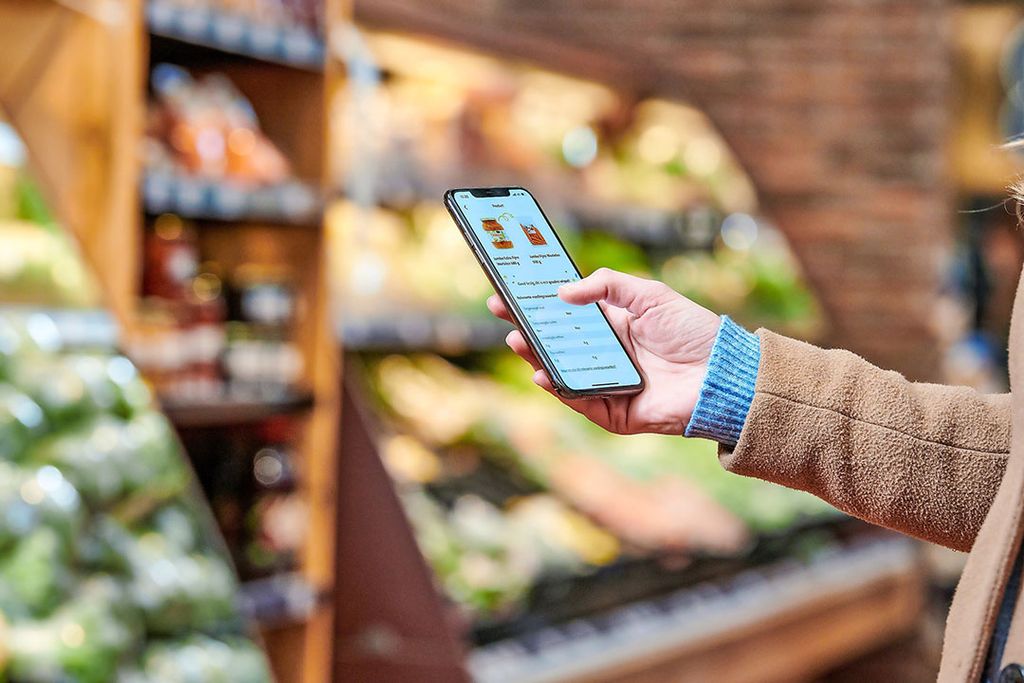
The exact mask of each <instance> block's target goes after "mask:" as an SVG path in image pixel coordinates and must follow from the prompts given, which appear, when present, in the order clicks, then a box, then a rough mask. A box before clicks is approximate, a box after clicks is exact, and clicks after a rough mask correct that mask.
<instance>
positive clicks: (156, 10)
mask: <svg viewBox="0 0 1024 683" xmlns="http://www.w3.org/2000/svg"><path fill="white" fill-rule="evenodd" d="M146 20H147V22H148V25H149V32H150V33H151V34H152V35H153V36H154V37H156V38H157V40H156V41H154V45H153V52H154V53H155V54H156V55H157V56H158V57H159V58H161V59H166V60H168V61H174V62H179V63H182V62H184V63H195V62H216V61H223V60H224V59H225V58H227V59H230V58H238V57H243V58H249V59H255V60H259V61H262V62H265V63H267V64H274V65H280V66H287V67H292V68H297V69H304V70H309V71H322V70H323V64H324V53H325V49H324V41H323V40H322V39H321V38H320V36H318V35H316V34H315V33H314V32H313V31H312V30H310V29H309V28H307V27H303V26H275V25H272V24H266V23H261V22H258V21H254V20H253V19H250V18H249V17H247V16H245V14H243V13H241V12H221V11H215V10H209V9H204V8H200V7H194V6H193V7H190V6H186V5H185V4H184V3H181V2H175V1H174V0H149V2H147V4H146ZM159 39H164V41H166V42H161V41H160V40H159ZM196 48H199V49H198V50H197V49H196ZM211 52H212V53H214V54H211Z"/></svg>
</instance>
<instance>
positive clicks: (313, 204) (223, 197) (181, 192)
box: [142, 172, 323, 228]
mask: <svg viewBox="0 0 1024 683" xmlns="http://www.w3.org/2000/svg"><path fill="white" fill-rule="evenodd" d="M142 201H143V206H144V207H145V210H146V213H149V214H152V215H156V214H161V213H176V214H178V215H179V216H183V217H185V218H192V219H195V220H208V221H221V222H258V223H267V224H273V225H296V226H308V227H317V228H319V227H320V225H321V222H322V220H323V201H322V199H321V196H320V193H319V192H318V191H317V190H316V189H315V188H314V187H313V186H311V185H310V184H308V183H304V182H301V181H298V180H296V181H289V182H286V183H281V184H278V185H267V186H257V187H248V186H245V185H239V184H234V183H230V182H218V181H210V180H204V179H201V178H192V177H189V176H184V175H178V174H174V173H165V172H150V173H147V174H146V176H145V178H144V180H143V182H142Z"/></svg>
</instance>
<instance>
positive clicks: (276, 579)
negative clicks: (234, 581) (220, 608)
mask: <svg viewBox="0 0 1024 683" xmlns="http://www.w3.org/2000/svg"><path fill="white" fill-rule="evenodd" d="M240 593H241V596H240V599H239V603H240V608H241V610H242V613H243V614H244V615H246V616H247V617H248V618H249V619H251V620H252V621H253V622H255V623H256V624H257V625H259V627H260V628H261V629H263V630H271V629H276V628H283V627H289V626H294V625H296V624H303V623H305V622H306V621H308V620H309V619H310V618H311V617H312V616H313V615H314V614H316V613H317V611H318V610H320V609H321V608H322V607H323V606H324V605H325V604H327V603H328V602H329V601H330V599H331V592H330V591H329V590H324V589H321V588H318V587H317V586H315V585H313V584H312V583H310V582H309V581H307V580H306V579H305V578H304V577H303V576H302V575H301V574H296V573H288V574H279V575H276V576H270V577H267V578H263V579H253V580H251V581H246V582H244V583H243V584H242V586H241V590H240Z"/></svg>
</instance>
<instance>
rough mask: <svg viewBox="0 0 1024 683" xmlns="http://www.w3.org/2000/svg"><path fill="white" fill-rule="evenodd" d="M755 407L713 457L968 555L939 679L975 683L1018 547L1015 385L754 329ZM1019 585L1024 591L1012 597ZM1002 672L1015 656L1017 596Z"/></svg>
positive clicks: (1020, 628) (1022, 506)
mask: <svg viewBox="0 0 1024 683" xmlns="http://www.w3.org/2000/svg"><path fill="white" fill-rule="evenodd" d="M1022 309H1024V277H1022V280H1021V282H1020V284H1018V288H1017V299H1016V302H1015V303H1014V311H1013V322H1012V324H1011V328H1010V346H1009V366H1010V386H1011V390H1012V388H1013V387H1015V386H1020V385H1021V382H1024V311H1022ZM757 334H758V336H759V337H760V338H761V366H760V369H759V371H758V376H757V383H756V387H755V395H754V400H753V403H752V404H751V407H750V412H749V413H748V417H747V421H746V424H745V426H744V428H743V432H742V434H741V435H740V438H739V441H738V443H737V444H736V446H735V448H732V449H729V448H725V447H723V448H722V449H721V452H720V458H721V461H722V464H723V465H724V466H725V467H726V468H727V469H729V470H731V471H733V472H737V473H740V474H745V475H749V476H754V477H758V478H761V479H766V480H769V481H773V482H777V483H779V484H784V485H785V486H789V487H792V488H798V489H803V490H805V491H810V492H811V493H814V494H816V495H818V496H820V497H821V498H824V499H825V500H827V501H828V502H830V503H832V504H833V505H835V506H836V507H838V508H840V509H842V510H845V511H846V512H848V513H850V514H852V515H855V516H857V517H861V518H863V519H866V520H868V521H870V522H874V523H876V524H880V525H882V526H886V527H889V528H892V529H896V530H898V531H902V532H904V533H907V534H910V535H912V536H917V537H918V538H922V539H925V540H927V541H932V542H934V543H939V544H942V545H945V546H948V547H950V548H955V549H957V550H963V551H970V556H969V558H968V561H967V567H966V569H965V570H964V573H963V576H962V577H961V579H960V584H959V586H958V587H957V591H956V596H955V598H954V600H953V606H952V608H951V610H950V613H949V617H948V619H947V622H946V636H945V641H944V646H943V654H942V665H941V668H940V671H939V681H940V682H941V683H954V682H956V683H962V682H964V681H971V682H974V681H980V680H982V676H983V674H984V669H985V665H986V656H987V652H988V645H989V642H990V639H991V637H992V634H993V631H994V629H995V621H996V616H997V613H998V611H999V607H1000V603H1001V600H1002V594H1003V591H1004V588H1005V587H1006V585H1007V580H1008V578H1009V575H1010V571H1011V567H1012V565H1013V563H1014V560H1015V558H1016V555H1017V551H1018V547H1019V545H1020V543H1021V534H1022V530H1024V525H1022V511H1024V423H1022V421H1024V391H1021V392H1018V394H1017V397H1016V398H1015V397H1014V395H1013V394H1012V393H1010V394H1002V395H982V394H979V393H977V392H975V391H973V390H971V389H967V388H964V387H950V386H943V385H937V384H921V383H913V382H909V381H907V380H906V379H904V378H903V377H902V376H901V375H899V374H898V373H895V372H891V371H886V370H881V369H879V368H877V367H874V366H873V365H871V364H869V363H868V362H867V361H865V360H863V359H861V358H859V357H858V356H856V355H854V354H852V353H849V352H847V351H826V350H822V349H819V348H816V347H814V346H811V345H809V344H804V343H802V342H798V341H794V340H792V339H787V338H785V337H781V336H778V335H775V334H773V333H771V332H768V331H765V330H758V332H757ZM1021 592H1022V593H1024V591H1021ZM1013 615H1014V618H1013V622H1012V624H1011V626H1010V629H1009V635H1008V640H1007V644H1006V647H1005V651H1004V653H1003V657H1002V663H1001V664H1000V667H999V668H1000V669H1001V668H1002V667H1003V666H1005V665H1006V664H1009V663H1011V662H1016V663H1021V664H1024V600H1022V599H1020V597H1019V596H1018V598H1017V600H1016V606H1015V607H1014V608H1013Z"/></svg>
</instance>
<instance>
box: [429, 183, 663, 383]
mask: <svg viewBox="0 0 1024 683" xmlns="http://www.w3.org/2000/svg"><path fill="white" fill-rule="evenodd" d="M444 203H445V207H446V208H447V209H448V212H449V213H451V215H452V218H453V219H454V220H455V223H456V225H458V227H459V229H460V230H461V231H462V236H463V237H464V238H465V239H466V242H467V243H468V244H469V247H470V249H472V250H473V254H474V255H475V256H476V258H477V260H478V261H479V262H480V265H481V267H483V269H484V272H485V273H486V274H487V277H488V279H490V281H491V284H492V285H493V286H494V289H495V290H496V291H497V292H498V295H499V296H500V297H501V299H502V301H504V302H505V306H506V307H507V308H508V310H509V313H511V315H512V319H513V320H514V321H515V324H516V327H518V328H519V330H520V332H522V333H523V337H525V338H526V342H527V343H528V344H529V345H530V348H531V349H532V350H533V352H534V354H535V355H536V356H537V358H538V359H539V360H540V363H541V365H542V366H543V367H544V370H545V371H546V372H547V374H548V376H549V377H550V378H551V383H552V385H554V388H555V391H556V392H557V393H558V394H559V395H560V396H563V397H565V398H597V397H604V396H615V395H622V394H635V393H639V392H640V391H643V388H644V380H643V377H642V376H641V374H640V371H639V370H638V369H637V367H636V365H635V364H634V363H633V360H632V359H631V358H630V357H629V354H628V353H626V349H625V348H623V346H622V342H621V341H619V338H618V337H617V336H616V334H615V331H614V330H613V329H612V327H611V324H610V323H609V322H608V319H607V318H606V317H605V315H604V312H603V311H602V310H601V307H600V306H598V305H597V304H588V305H585V306H574V305H572V304H567V303H565V302H564V301H562V300H561V299H559V298H558V288H559V286H561V285H563V284H565V283H567V282H574V281H576V280H579V279H580V272H579V269H577V268H576V264H575V263H573V261H572V259H571V258H570V257H569V254H568V252H567V251H566V250H565V246H564V245H563V244H562V241H561V240H560V239H559V238H558V235H557V234H555V231H554V229H553V228H552V227H551V223H550V222H549V221H548V219H547V217H546V216H545V215H544V211H543V210H542V209H541V208H540V205H539V204H538V203H537V200H535V199H534V198H533V195H532V194H530V193H529V192H528V191H527V190H525V189H523V188H521V187H485V188H460V189H455V190H448V192H446V193H445V195H444Z"/></svg>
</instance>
